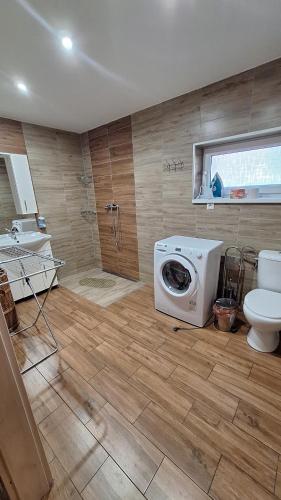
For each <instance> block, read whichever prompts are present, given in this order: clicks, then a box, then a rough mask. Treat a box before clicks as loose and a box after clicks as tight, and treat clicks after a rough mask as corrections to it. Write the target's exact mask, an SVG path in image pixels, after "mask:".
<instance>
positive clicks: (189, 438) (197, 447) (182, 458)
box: [135, 403, 220, 492]
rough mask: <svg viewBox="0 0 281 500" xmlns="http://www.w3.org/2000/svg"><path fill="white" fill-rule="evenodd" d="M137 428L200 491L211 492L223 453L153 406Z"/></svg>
mask: <svg viewBox="0 0 281 500" xmlns="http://www.w3.org/2000/svg"><path fill="white" fill-rule="evenodd" d="M135 426H136V427H137V429H139V430H140V431H141V432H142V433H143V434H144V435H145V436H147V437H148V438H149V439H150V440H151V441H152V442H153V443H154V444H155V445H156V446H157V447H158V448H159V449H160V450H161V451H162V452H163V453H164V454H165V455H166V456H167V457H169V458H170V459H171V460H172V461H173V462H174V463H175V464H176V465H177V466H178V467H179V468H180V469H181V470H182V471H183V472H185V473H186V474H187V475H188V476H189V477H190V478H191V479H192V480H193V481H194V482H195V483H196V484H197V485H198V486H200V488H202V489H203V490H204V491H206V492H207V491H208V489H209V486H210V484H211V481H212V478H213V476H214V473H215V470H216V467H217V464H218V462H219V458H220V453H218V452H217V451H216V450H215V448H214V447H213V446H209V444H208V443H207V442H206V440H202V439H201V437H200V436H199V435H197V434H195V433H193V432H192V431H190V430H189V429H188V428H187V427H186V426H185V425H184V424H181V423H180V422H179V421H177V420H176V419H175V418H174V417H173V416H171V415H169V414H168V412H167V411H166V410H163V409H161V408H160V407H158V406H156V405H155V404H154V403H150V404H149V406H148V407H147V408H145V410H144V411H143V413H142V414H141V415H140V417H139V418H138V419H137V420H136V422H135Z"/></svg>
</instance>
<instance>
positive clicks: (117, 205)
mask: <svg viewBox="0 0 281 500" xmlns="http://www.w3.org/2000/svg"><path fill="white" fill-rule="evenodd" d="M88 141H89V150H90V156H91V164H92V174H93V180H94V189H95V199H96V211H97V222H98V229H99V239H100V251H101V261H102V269H103V270H104V271H106V272H108V273H112V274H115V275H118V276H122V277H124V278H127V279H130V280H138V279H139V268H138V243H137V228H136V204H135V181H134V168H133V145H132V127H131V117H130V116H128V117H125V118H122V119H120V120H117V121H115V122H112V123H109V124H107V125H105V126H102V127H98V128H96V129H94V130H91V131H89V132H88Z"/></svg>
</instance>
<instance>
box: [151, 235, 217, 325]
mask: <svg viewBox="0 0 281 500" xmlns="http://www.w3.org/2000/svg"><path fill="white" fill-rule="evenodd" d="M222 245H223V242H222V241H215V240H204V239H200V238H187V237H185V236H171V237H170V238H166V239H165V240H161V241H157V242H156V243H155V247H154V294H155V308H156V309H158V311H161V312H163V313H166V314H169V315H170V316H173V317H174V318H177V319H181V320H183V321H186V322H187V323H191V324H192V325H196V326H204V324H205V323H206V321H207V320H208V318H209V317H210V314H211V309H212V305H213V303H214V301H215V299H216V293H217V286H218V277H219V268H220V257H221V248H222Z"/></svg>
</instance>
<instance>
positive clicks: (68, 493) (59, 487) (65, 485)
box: [48, 458, 81, 500]
mask: <svg viewBox="0 0 281 500" xmlns="http://www.w3.org/2000/svg"><path fill="white" fill-rule="evenodd" d="M50 468H51V474H52V478H53V481H54V484H53V486H52V489H51V491H50V493H49V495H48V500H69V498H71V499H72V500H81V496H80V495H79V493H78V491H77V490H76V488H75V486H74V484H73V483H72V482H71V480H70V479H69V477H68V474H67V472H66V471H65V470H64V468H63V467H62V465H61V464H60V462H59V461H58V459H57V458H55V459H54V460H53V461H52V462H51V464H50Z"/></svg>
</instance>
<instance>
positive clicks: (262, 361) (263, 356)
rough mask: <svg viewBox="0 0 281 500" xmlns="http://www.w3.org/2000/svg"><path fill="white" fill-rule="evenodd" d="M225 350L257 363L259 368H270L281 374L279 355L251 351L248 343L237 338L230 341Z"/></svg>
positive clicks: (280, 357)
mask: <svg viewBox="0 0 281 500" xmlns="http://www.w3.org/2000/svg"><path fill="white" fill-rule="evenodd" d="M225 349H226V351H228V352H230V353H232V354H235V355H236V356H239V357H240V358H244V359H247V360H248V361H251V362H252V363H256V364H257V365H258V366H262V367H263V368H268V369H269V370H272V371H274V372H278V373H279V374H281V356H280V354H278V353H277V354H275V353H273V354H272V353H265V352H257V351H255V350H254V349H251V348H250V347H249V345H248V343H247V342H246V341H245V342H240V341H239V340H236V339H235V338H234V339H230V341H229V343H228V344H227V346H226V348H225Z"/></svg>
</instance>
